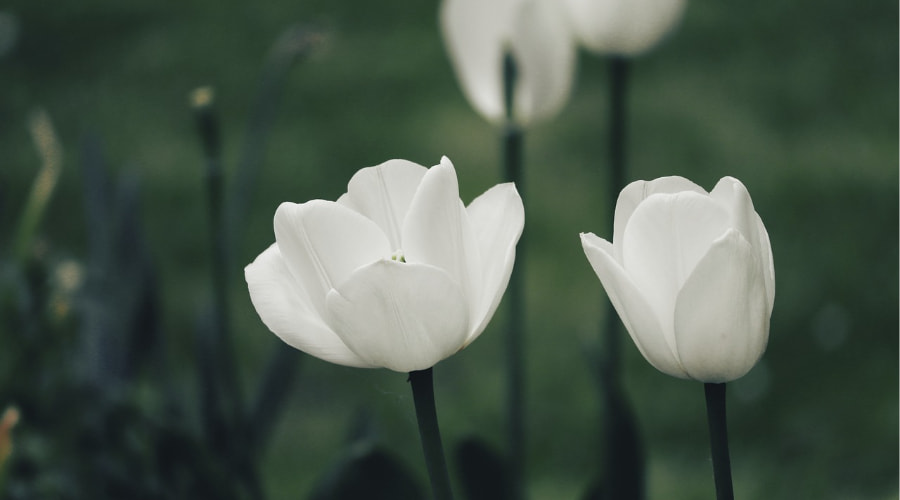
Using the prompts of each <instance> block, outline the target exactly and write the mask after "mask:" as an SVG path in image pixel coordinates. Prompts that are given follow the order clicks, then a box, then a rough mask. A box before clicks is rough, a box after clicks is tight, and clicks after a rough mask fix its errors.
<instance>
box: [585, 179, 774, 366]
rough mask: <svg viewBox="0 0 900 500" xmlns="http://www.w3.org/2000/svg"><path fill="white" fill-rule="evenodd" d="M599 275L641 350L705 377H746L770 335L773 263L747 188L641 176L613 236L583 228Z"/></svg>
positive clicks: (625, 199)
mask: <svg viewBox="0 0 900 500" xmlns="http://www.w3.org/2000/svg"><path fill="white" fill-rule="evenodd" d="M581 243H582V246H583V247H584V252H585V255H587V258H588V260H589V261H590V263H591V266H592V267H593V268H594V272H596V273H597V276H598V277H599V278H600V281H601V282H602V283H603V287H604V288H605V289H606V293H607V295H609V299H610V301H611V302H612V304H613V306H614V307H615V308H616V311H617V312H618V313H619V316H620V317H621V319H622V322H623V323H624V324H625V328H626V329H627V330H628V333H629V334H630V335H631V338H632V340H634V343H635V345H636V346H637V348H638V350H640V352H641V354H643V355H644V357H645V358H646V359H647V361H649V362H650V364H652V365H653V366H654V367H656V368H657V369H658V370H660V371H662V372H664V373H667V374H669V375H672V376H675V377H680V378H689V379H695V380H699V381H702V382H715V383H718V382H728V381H731V380H734V379H737V378H739V377H742V376H743V375H744V374H746V373H747V372H748V371H750V369H751V368H752V367H753V365H755V364H756V362H757V361H758V360H759V358H760V357H761V356H762V354H763V352H764V351H765V349H766V343H767V342H768V338H769V319H770V317H771V315H772V307H773V305H774V301H775V268H774V265H773V261H772V249H771V246H770V244H769V236H768V233H767V232H766V228H765V226H764V225H763V223H762V220H760V218H759V215H758V214H757V213H756V211H755V210H754V208H753V202H752V201H751V200H750V195H749V193H747V189H746V188H745V187H744V185H743V184H741V182H740V181H738V180H737V179H734V178H731V177H725V178H723V179H722V180H720V181H719V183H718V184H716V187H715V189H713V190H712V192H710V193H707V192H706V191H704V190H703V189H702V188H700V187H699V186H697V185H696V184H694V183H693V182H691V181H689V180H687V179H684V178H682V177H663V178H660V179H656V180H654V181H650V182H646V181H637V182H633V183H631V184H629V185H628V186H626V187H625V189H623V190H622V193H621V194H620V195H619V200H618V202H617V204H616V215H615V221H614V227H613V242H612V243H610V242H608V241H606V240H604V239H601V238H599V237H597V236H595V235H594V234H593V233H586V234H585V233H582V234H581Z"/></svg>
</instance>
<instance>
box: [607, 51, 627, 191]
mask: <svg viewBox="0 0 900 500" xmlns="http://www.w3.org/2000/svg"><path fill="white" fill-rule="evenodd" d="M609 79H610V82H609V107H610V114H609V169H610V178H609V195H610V200H612V201H615V200H616V199H617V198H618V197H619V192H620V191H621V190H622V188H624V187H625V141H626V133H625V132H626V127H627V112H626V100H627V93H626V92H627V89H628V60H627V59H625V58H624V57H613V58H612V59H610V61H609Z"/></svg>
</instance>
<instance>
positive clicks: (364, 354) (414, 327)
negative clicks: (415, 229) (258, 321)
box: [327, 260, 469, 372]
mask: <svg viewBox="0 0 900 500" xmlns="http://www.w3.org/2000/svg"><path fill="white" fill-rule="evenodd" d="M327 300H328V310H329V312H330V319H329V323H330V324H331V325H332V326H333V327H334V330H335V332H336V333H337V334H338V335H339V336H340V338H341V339H342V340H343V341H344V342H345V343H346V344H347V346H349V347H350V349H351V350H352V351H353V352H355V353H356V354H357V355H358V356H359V357H360V358H361V359H363V360H365V361H366V362H367V363H369V364H370V365H374V366H381V367H385V368H389V369H391V370H394V371H398V372H410V371H413V370H423V369H425V368H430V367H432V366H434V365H435V364H436V363H437V362H438V361H440V360H442V359H444V358H447V357H448V356H451V355H453V354H454V353H456V352H457V351H458V350H459V349H460V348H461V347H462V345H463V342H464V341H465V338H466V335H467V333H468V325H469V317H468V316H469V315H468V305H467V304H466V300H465V297H463V295H462V292H461V291H460V289H459V286H458V285H457V284H456V283H455V282H454V280H453V279H451V278H450V276H449V275H448V274H447V273H446V272H445V271H444V270H442V269H439V268H436V267H433V266H429V265H425V264H411V263H400V262H396V261H391V260H381V261H378V262H375V263H372V264H369V265H368V266H365V267H363V268H361V269H359V270H357V271H356V272H355V273H353V276H352V277H351V278H350V279H349V280H347V281H346V282H345V283H344V284H342V285H341V286H340V287H338V288H337V289H336V290H332V291H331V292H330V293H329V294H328V299H327Z"/></svg>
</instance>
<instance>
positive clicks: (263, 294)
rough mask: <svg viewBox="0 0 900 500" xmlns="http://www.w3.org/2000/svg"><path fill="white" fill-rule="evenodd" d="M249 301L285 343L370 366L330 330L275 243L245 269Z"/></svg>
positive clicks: (333, 359)
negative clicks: (292, 273) (295, 278)
mask: <svg viewBox="0 0 900 500" xmlns="http://www.w3.org/2000/svg"><path fill="white" fill-rule="evenodd" d="M244 278H245V279H246V280H247V287H248V288H249V290H250V301H251V302H253V307H254V308H256V312H257V314H259V317H260V319H262V322H263V323H265V325H266V326H267V327H268V328H269V330H271V331H272V333H274V334H275V335H277V336H278V338H280V339H281V340H282V341H284V342H285V343H286V344H288V345H290V346H291V347H293V348H295V349H299V350H301V351H303V352H305V353H307V354H310V355H312V356H315V357H317V358H320V359H323V360H325V361H329V362H331V363H337V364H339V365H345V366H354V367H360V368H369V367H372V365H370V364H369V363H367V362H365V361H363V360H362V359H361V358H360V357H359V356H357V355H356V354H354V353H353V352H352V351H351V350H350V349H349V348H347V346H346V345H345V344H344V342H343V341H341V339H340V338H339V337H338V336H337V334H336V333H334V332H333V331H331V328H329V327H328V326H327V325H326V324H325V323H324V322H323V320H322V318H321V317H320V316H319V313H318V312H317V311H316V309H315V308H314V307H313V305H312V303H311V302H310V299H309V296H308V295H307V294H306V291H305V290H303V288H302V287H301V286H300V285H299V283H297V281H295V280H294V277H293V276H292V275H291V273H290V271H288V268H287V264H286V263H285V261H284V259H283V258H282V256H281V251H280V250H279V249H278V245H277V244H274V243H273V244H272V245H271V246H270V247H269V248H267V249H266V250H265V251H263V253H261V254H259V256H257V257H256V259H255V260H254V261H253V262H252V263H250V264H249V265H247V267H245V268H244Z"/></svg>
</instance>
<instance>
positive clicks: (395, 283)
mask: <svg viewBox="0 0 900 500" xmlns="http://www.w3.org/2000/svg"><path fill="white" fill-rule="evenodd" d="M524 217H525V214H524V210H523V208H522V200H521V198H520V197H519V193H518V192H517V191H516V188H515V186H514V185H513V184H509V183H507V184H500V185H497V186H494V187H493V188H491V189H489V190H488V191H486V192H485V193H484V194H482V195H481V196H479V197H478V198H476V199H475V200H474V201H472V203H471V204H469V206H468V207H466V206H464V205H463V204H462V202H461V201H460V199H459V188H458V185H457V179H456V170H455V169H454V168H453V164H452V163H450V160H448V159H447V158H446V157H444V158H442V159H441V163H440V164H439V165H436V166H434V167H432V168H430V169H429V168H425V167H423V166H421V165H417V164H415V163H412V162H409V161H406V160H390V161H387V162H385V163H382V164H381V165H378V166H375V167H368V168H364V169H362V170H360V171H358V172H357V173H356V174H355V175H354V176H353V177H352V178H351V179H350V183H349V184H348V186H347V193H345V194H344V195H343V196H341V197H340V198H339V199H338V200H337V201H336V202H333V201H323V200H312V201H308V202H306V203H301V204H295V203H282V204H281V205H280V206H279V207H278V210H277V211H276V212H275V243H274V244H273V245H272V246H270V247H269V248H268V249H267V250H265V251H264V252H263V253H262V254H260V255H259V256H258V257H257V258H256V260H254V261H253V263H251V264H250V265H248V266H247V267H246V268H245V269H244V275H245V278H246V280H247V285H248V287H249V289H250V299H251V301H252V302H253V306H254V307H255V308H256V311H257V313H258V314H259V316H260V318H261V319H262V321H263V323H265V324H266V326H267V327H269V329H270V330H271V331H272V332H273V333H275V335H277V336H278V337H280V338H281V339H282V340H283V341H284V342H286V343H287V344H289V345H291V346H293V347H295V348H297V349H299V350H301V351H304V352H306V353H308V354H311V355H313V356H315V357H317V358H321V359H323V360H325V361H330V362H332V363H337V364H340V365H346V366H356V367H367V368H375V367H385V368H389V369H391V370H395V371H399V372H410V371H414V370H422V369H426V368H430V367H431V366H433V365H434V364H436V363H437V362H438V361H440V360H442V359H444V358H447V357H448V356H451V355H452V354H454V353H456V352H457V351H459V350H460V349H462V348H464V347H466V346H467V345H468V344H469V343H471V342H472V341H473V340H475V338H477V337H478V335H479V334H481V332H482V331H483V330H484V328H485V326H486V325H487V323H488V321H489V320H490V319H491V317H492V316H493V314H494V311H495V310H496V309H497V305H498V304H499V303H500V299H501V297H502V296H503V292H504V291H505V290H506V285H507V284H508V282H509V276H510V273H511V272H512V267H513V262H514V261H515V254H516V250H515V247H516V243H517V242H518V240H519V236H521V234H522V226H523V225H524V222H525V219H524Z"/></svg>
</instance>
